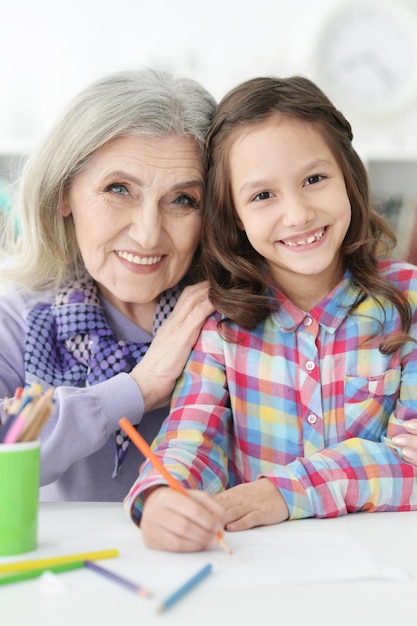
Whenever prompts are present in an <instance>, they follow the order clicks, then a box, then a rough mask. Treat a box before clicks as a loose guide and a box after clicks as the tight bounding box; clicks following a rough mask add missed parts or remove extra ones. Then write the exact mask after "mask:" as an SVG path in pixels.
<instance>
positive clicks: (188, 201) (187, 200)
mask: <svg viewBox="0 0 417 626" xmlns="http://www.w3.org/2000/svg"><path fill="white" fill-rule="evenodd" d="M174 204H183V205H188V206H190V207H191V208H195V207H197V206H198V203H197V201H196V200H195V199H194V198H193V197H192V196H188V195H187V194H185V193H183V194H181V195H180V196H178V197H177V198H175V200H174Z"/></svg>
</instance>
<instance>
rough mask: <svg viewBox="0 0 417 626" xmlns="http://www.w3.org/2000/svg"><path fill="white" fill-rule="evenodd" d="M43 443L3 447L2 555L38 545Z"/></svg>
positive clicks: (0, 496)
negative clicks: (41, 449)
mask: <svg viewBox="0 0 417 626" xmlns="http://www.w3.org/2000/svg"><path fill="white" fill-rule="evenodd" d="M39 477H40V443H39V441H29V442H27V443H11V444H8V443H3V444H0V556H8V555H12V554H22V553H24V552H30V551H31V550H35V549H36V548H37V544H38V510H39Z"/></svg>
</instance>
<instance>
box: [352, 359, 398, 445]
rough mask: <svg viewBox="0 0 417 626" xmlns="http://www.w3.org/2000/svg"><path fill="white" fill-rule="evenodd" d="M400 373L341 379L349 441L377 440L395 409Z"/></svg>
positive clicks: (393, 370)
mask: <svg viewBox="0 0 417 626" xmlns="http://www.w3.org/2000/svg"><path fill="white" fill-rule="evenodd" d="M400 383H401V369H400V368H395V369H390V370H387V371H386V372H384V373H383V374H381V375H379V376H371V377H369V378H367V377H365V376H348V375H346V376H345V423H346V434H347V435H348V436H350V437H363V438H366V439H375V440H377V439H379V437H380V435H381V432H382V431H383V430H384V428H386V426H387V422H388V418H389V416H390V414H391V413H392V411H393V410H394V408H395V403H396V401H397V398H398V394H399V390H400Z"/></svg>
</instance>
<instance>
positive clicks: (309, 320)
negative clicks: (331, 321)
mask: <svg viewBox="0 0 417 626" xmlns="http://www.w3.org/2000/svg"><path fill="white" fill-rule="evenodd" d="M312 323H313V318H311V317H309V316H308V315H307V316H306V317H305V318H304V320H303V324H304V326H311V324H312Z"/></svg>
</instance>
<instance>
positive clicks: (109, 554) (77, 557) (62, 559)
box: [0, 548, 119, 574]
mask: <svg viewBox="0 0 417 626" xmlns="http://www.w3.org/2000/svg"><path fill="white" fill-rule="evenodd" d="M115 556H119V551H118V550H116V549H115V548H112V549H109V550H99V551H98V552H83V553H81V554H66V555H64V556H53V557H50V558H46V559H31V560H30V561H13V562H12V563H2V564H0V574H3V573H5V572H22V571H27V570H33V569H41V568H48V567H53V566H55V565H64V564H66V563H74V562H75V561H96V560H98V559H111V558H113V557H115Z"/></svg>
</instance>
